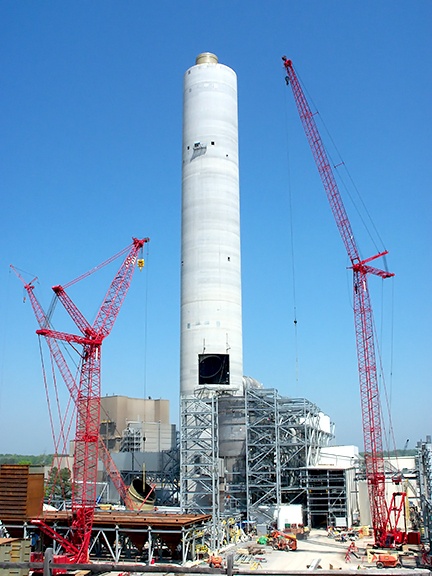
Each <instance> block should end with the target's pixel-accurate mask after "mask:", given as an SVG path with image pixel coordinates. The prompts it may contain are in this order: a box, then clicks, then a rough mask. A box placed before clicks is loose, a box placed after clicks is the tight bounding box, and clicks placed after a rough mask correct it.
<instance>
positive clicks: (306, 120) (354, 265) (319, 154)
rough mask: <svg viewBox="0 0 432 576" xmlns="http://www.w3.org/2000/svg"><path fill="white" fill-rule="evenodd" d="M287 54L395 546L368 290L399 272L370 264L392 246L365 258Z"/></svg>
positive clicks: (384, 528) (383, 541)
mask: <svg viewBox="0 0 432 576" xmlns="http://www.w3.org/2000/svg"><path fill="white" fill-rule="evenodd" d="M282 60H283V65H284V69H285V74H286V76H285V80H286V83H287V84H288V85H289V86H291V88H292V91H293V95H294V100H295V103H296V105H297V109H298V113H299V116H300V120H301V122H302V125H303V129H304V131H305V134H306V138H307V140H308V142H309V146H310V148H311V151H312V154H313V157H314V160H315V163H316V166H317V168H318V172H319V175H320V177H321V181H322V183H323V186H324V189H325V192H326V194H327V198H328V201H329V203H330V207H331V210H332V213H333V216H334V219H335V222H336V225H337V228H338V230H339V233H340V236H341V238H342V241H343V243H344V245H345V249H346V251H347V254H348V257H349V260H350V262H351V269H352V271H353V308H354V324H355V335H356V344H357V359H358V370H359V381H360V398H361V411H362V422H363V439H364V459H365V466H366V478H367V484H368V491H369V499H370V506H371V517H372V526H373V531H374V540H375V544H376V545H377V546H380V547H389V546H390V547H391V546H395V545H396V544H403V542H404V539H405V533H403V535H401V533H400V531H398V530H397V525H398V521H399V518H400V516H401V513H402V511H403V509H404V501H405V498H406V493H405V492H395V493H394V494H393V496H392V499H391V503H390V504H389V505H387V503H386V497H385V470H384V456H383V442H382V424H381V403H380V396H379V388H378V377H377V367H376V359H375V344H374V322H373V313H372V305H371V300H370V295H369V290H368V277H369V275H370V274H373V275H375V276H379V277H380V278H382V279H385V278H390V277H392V276H394V274H393V273H391V272H387V271H385V270H380V269H378V268H374V267H372V266H370V265H369V263H370V262H372V261H373V260H376V259H377V258H380V257H382V256H385V255H386V254H387V251H383V252H380V253H378V254H375V255H374V256H371V257H369V258H366V259H361V257H360V253H359V250H358V248H357V244H356V241H355V238H354V234H353V231H352V228H351V224H350V220H349V218H348V214H347V212H346V210H345V206H344V204H343V201H342V197H341V195H340V192H339V188H338V186H337V183H336V179H335V176H334V174H333V170H332V167H331V165H330V162H329V159H328V155H327V152H326V150H325V148H324V145H323V142H322V140H321V136H320V133H319V131H318V128H317V125H316V122H315V119H314V114H313V113H312V111H311V108H310V106H309V104H308V102H307V100H306V97H305V95H304V92H303V90H302V87H301V86H300V82H299V80H298V78H297V75H296V73H295V71H294V67H293V64H292V61H291V60H288V58H287V57H286V56H283V57H282Z"/></svg>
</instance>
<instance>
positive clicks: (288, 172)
mask: <svg viewBox="0 0 432 576" xmlns="http://www.w3.org/2000/svg"><path fill="white" fill-rule="evenodd" d="M284 92H285V99H286V105H285V106H284V109H285V138H286V154H287V162H286V166H287V179H288V184H287V189H288V210H289V217H288V222H289V228H290V248H291V274H292V294H293V324H294V353H295V383H296V386H297V388H298V386H299V351H298V322H297V297H296V267H295V248H294V224H293V198H292V185H291V170H290V167H291V158H290V138H289V129H288V105H287V104H288V102H287V100H288V96H287V93H288V91H287V90H285V91H284Z"/></svg>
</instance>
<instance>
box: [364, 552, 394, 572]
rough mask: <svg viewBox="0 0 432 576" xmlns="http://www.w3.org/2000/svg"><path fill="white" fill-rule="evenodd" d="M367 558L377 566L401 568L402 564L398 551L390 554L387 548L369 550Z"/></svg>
mask: <svg viewBox="0 0 432 576" xmlns="http://www.w3.org/2000/svg"><path fill="white" fill-rule="evenodd" d="M367 559H368V562H369V563H370V564H375V566H376V567H377V568H400V567H401V566H402V564H401V561H400V557H399V554H398V553H397V552H392V553H391V554H390V553H389V552H388V551H387V550H368V551H367Z"/></svg>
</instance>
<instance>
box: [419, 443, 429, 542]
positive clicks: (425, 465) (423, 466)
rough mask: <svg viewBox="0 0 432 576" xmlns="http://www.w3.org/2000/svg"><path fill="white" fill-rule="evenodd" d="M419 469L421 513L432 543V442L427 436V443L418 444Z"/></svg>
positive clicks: (426, 536)
mask: <svg viewBox="0 0 432 576" xmlns="http://www.w3.org/2000/svg"><path fill="white" fill-rule="evenodd" d="M417 469H418V476H419V478H418V479H419V491H420V503H421V512H422V516H423V525H424V535H425V539H426V541H427V542H429V544H431V543H432V441H431V437H430V436H426V442H422V441H420V442H418V443H417Z"/></svg>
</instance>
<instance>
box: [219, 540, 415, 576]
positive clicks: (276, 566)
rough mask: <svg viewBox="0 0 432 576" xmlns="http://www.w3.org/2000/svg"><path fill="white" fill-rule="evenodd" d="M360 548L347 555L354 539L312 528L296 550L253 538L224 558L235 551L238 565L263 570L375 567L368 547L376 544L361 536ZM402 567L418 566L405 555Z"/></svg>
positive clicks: (238, 566)
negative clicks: (337, 538) (277, 547)
mask: <svg viewBox="0 0 432 576" xmlns="http://www.w3.org/2000/svg"><path fill="white" fill-rule="evenodd" d="M354 544H355V546H356V548H357V551H354V552H352V553H350V554H349V555H348V556H347V550H348V547H349V545H350V541H346V542H337V541H335V540H334V539H331V538H329V537H328V536H327V531H326V530H311V532H310V533H309V535H308V537H307V538H305V539H299V540H298V548H297V550H295V551H292V550H290V551H288V552H287V551H284V550H273V549H272V548H271V546H267V545H260V544H258V543H257V540H256V539H255V540H250V541H247V542H242V543H239V544H238V545H236V546H235V547H234V548H231V549H227V550H226V551H225V553H224V557H225V558H226V555H227V554H229V553H234V566H235V568H238V569H240V570H241V569H242V568H244V569H246V568H247V569H250V568H252V569H254V570H258V571H259V570H263V571H273V570H275V571H297V570H299V571H302V570H308V569H309V570H310V569H313V568H321V569H323V570H341V569H342V570H351V569H352V570H358V569H362V568H363V569H367V568H375V566H374V565H373V564H371V563H368V560H367V555H366V547H367V545H368V544H372V539H371V538H360V539H357V540H355V542H354ZM402 566H403V567H406V568H413V567H415V561H414V560H413V558H409V557H407V558H403V559H402Z"/></svg>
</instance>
